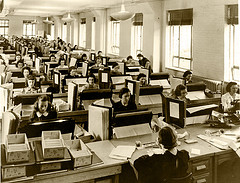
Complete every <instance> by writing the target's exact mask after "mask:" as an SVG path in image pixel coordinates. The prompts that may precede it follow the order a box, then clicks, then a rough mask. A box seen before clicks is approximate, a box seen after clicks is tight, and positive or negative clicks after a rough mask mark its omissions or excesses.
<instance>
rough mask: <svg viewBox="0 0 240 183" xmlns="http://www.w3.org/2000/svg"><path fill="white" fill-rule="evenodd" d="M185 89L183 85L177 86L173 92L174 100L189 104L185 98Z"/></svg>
mask: <svg viewBox="0 0 240 183" xmlns="http://www.w3.org/2000/svg"><path fill="white" fill-rule="evenodd" d="M187 93H188V92H187V87H186V86H185V85H182V84H180V85H178V86H177V87H176V89H175V91H174V98H175V99H179V100H182V101H184V102H187V103H188V102H190V99H189V98H187V97H186V96H187Z"/></svg>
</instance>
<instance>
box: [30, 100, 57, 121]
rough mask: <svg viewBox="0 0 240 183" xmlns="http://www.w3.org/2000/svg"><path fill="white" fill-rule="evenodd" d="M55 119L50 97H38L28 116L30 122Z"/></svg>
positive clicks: (55, 113) (55, 114) (55, 115)
mask: <svg viewBox="0 0 240 183" xmlns="http://www.w3.org/2000/svg"><path fill="white" fill-rule="evenodd" d="M55 118H57V112H56V109H55V107H54V106H53V105H52V103H51V102H50V97H48V96H47V95H42V96H40V97H38V99H37V101H36V102H35V104H34V109H33V112H32V114H31V116H30V121H31V122H33V121H43V120H48V119H55Z"/></svg>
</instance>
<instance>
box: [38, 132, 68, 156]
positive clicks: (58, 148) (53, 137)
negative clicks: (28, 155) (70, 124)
mask: <svg viewBox="0 0 240 183" xmlns="http://www.w3.org/2000/svg"><path fill="white" fill-rule="evenodd" d="M42 152H43V158H44V159H61V158H64V152H65V146H64V141H63V138H62V135H61V132H60V131H43V132H42Z"/></svg>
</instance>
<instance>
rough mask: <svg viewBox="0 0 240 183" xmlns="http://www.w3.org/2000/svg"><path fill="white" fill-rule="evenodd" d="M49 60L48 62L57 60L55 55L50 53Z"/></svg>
mask: <svg viewBox="0 0 240 183" xmlns="http://www.w3.org/2000/svg"><path fill="white" fill-rule="evenodd" d="M49 61H50V62H57V60H56V56H55V55H50V56H49Z"/></svg>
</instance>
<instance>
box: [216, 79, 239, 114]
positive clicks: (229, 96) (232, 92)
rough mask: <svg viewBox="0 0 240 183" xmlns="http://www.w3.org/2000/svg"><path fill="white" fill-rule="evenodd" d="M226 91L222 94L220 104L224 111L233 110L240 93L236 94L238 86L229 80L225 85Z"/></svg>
mask: <svg viewBox="0 0 240 183" xmlns="http://www.w3.org/2000/svg"><path fill="white" fill-rule="evenodd" d="M226 91H227V93H225V94H224V95H223V96H222V99H221V101H222V106H223V111H224V112H234V111H235V110H236V108H235V105H236V104H237V103H238V102H239V100H240V94H238V91H239V86H238V85H237V83H236V82H230V83H228V84H227V87H226Z"/></svg>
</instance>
